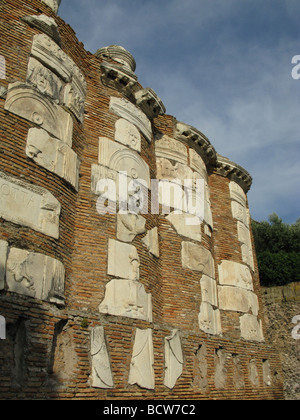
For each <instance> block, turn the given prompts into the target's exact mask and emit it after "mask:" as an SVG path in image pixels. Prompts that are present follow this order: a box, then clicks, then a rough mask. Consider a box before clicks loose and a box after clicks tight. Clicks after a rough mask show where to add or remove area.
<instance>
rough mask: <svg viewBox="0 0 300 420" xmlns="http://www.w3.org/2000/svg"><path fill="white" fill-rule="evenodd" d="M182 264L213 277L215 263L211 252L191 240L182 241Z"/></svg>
mask: <svg viewBox="0 0 300 420" xmlns="http://www.w3.org/2000/svg"><path fill="white" fill-rule="evenodd" d="M181 256H182V266H183V267H184V268H188V269H190V270H194V271H199V272H201V273H203V274H205V275H207V276H209V277H211V278H215V264H214V260H213V257H212V254H211V252H210V251H208V250H207V249H205V248H203V247H202V246H200V245H196V244H193V243H192V242H182V248H181Z"/></svg>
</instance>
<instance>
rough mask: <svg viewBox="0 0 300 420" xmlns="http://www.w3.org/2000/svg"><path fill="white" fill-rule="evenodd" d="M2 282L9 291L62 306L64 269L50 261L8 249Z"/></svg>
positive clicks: (56, 262)
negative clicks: (5, 282)
mask: <svg viewBox="0 0 300 420" xmlns="http://www.w3.org/2000/svg"><path fill="white" fill-rule="evenodd" d="M6 281H7V285H8V290H9V291H10V292H15V293H18V294H21V295H25V296H31V297H34V298H36V299H40V300H44V301H47V302H51V303H57V304H64V281H65V269H64V266H63V264H62V263H61V262H60V261H58V260H56V259H54V258H51V257H47V256H46V255H43V254H37V253H33V252H29V251H25V250H22V249H16V248H11V249H10V251H9V254H8V258H7V270H6Z"/></svg>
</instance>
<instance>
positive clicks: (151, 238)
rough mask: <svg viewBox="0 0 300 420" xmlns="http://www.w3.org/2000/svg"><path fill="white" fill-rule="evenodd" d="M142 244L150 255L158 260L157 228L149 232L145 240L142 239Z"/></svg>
mask: <svg viewBox="0 0 300 420" xmlns="http://www.w3.org/2000/svg"><path fill="white" fill-rule="evenodd" d="M142 242H143V244H144V245H145V246H146V248H147V249H148V251H149V252H150V253H151V254H152V255H154V256H155V257H157V258H159V241H158V229H157V227H155V228H153V229H151V230H149V231H148V233H147V235H146V236H145V238H143V239H142Z"/></svg>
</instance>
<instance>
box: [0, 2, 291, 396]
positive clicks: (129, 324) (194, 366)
mask: <svg viewBox="0 0 300 420" xmlns="http://www.w3.org/2000/svg"><path fill="white" fill-rule="evenodd" d="M0 6H1V8H0V10H1V11H0V22H1V23H0V33H1V40H2V42H1V50H0V55H2V56H3V57H4V58H5V61H6V78H5V79H2V80H0V87H3V88H5V89H7V88H8V86H9V84H11V83H13V82H17V81H19V82H24V81H25V80H26V72H27V65H28V61H29V56H30V51H31V46H32V40H33V36H34V35H37V34H39V33H41V32H40V30H39V29H37V28H34V27H31V26H29V25H28V24H26V23H25V22H24V21H22V20H21V18H23V17H24V16H27V15H39V14H41V13H44V14H46V15H47V16H50V17H52V18H53V19H55V21H56V23H57V24H58V28H59V33H60V36H61V48H62V49H63V51H64V52H65V53H66V54H67V55H68V56H69V57H71V59H72V60H73V61H74V62H75V63H76V65H77V66H78V68H79V69H80V70H81V71H82V72H83V74H84V76H85V78H86V82H87V97H86V102H85V114H84V122H83V124H81V123H80V122H79V121H78V120H77V119H76V118H74V117H72V118H73V123H74V129H73V146H72V148H73V150H74V151H75V152H76V154H77V155H78V158H79V159H80V161H81V166H80V178H79V191H78V192H76V191H75V189H74V188H72V187H71V186H70V185H69V184H68V183H67V182H66V181H65V180H64V179H62V178H60V177H58V176H57V175H55V174H54V173H52V172H49V171H47V170H46V169H44V168H43V167H41V166H38V165H36V163H35V162H34V161H32V160H31V159H29V158H28V157H27V156H26V154H25V149H26V139H27V133H28V130H29V129H30V128H32V127H33V126H34V124H32V123H30V122H29V121H27V120H25V119H23V118H21V117H19V116H17V115H14V114H12V113H10V112H8V111H6V110H5V109H4V105H5V96H4V97H3V98H0V132H1V137H0V151H1V153H0V171H2V172H4V173H5V174H7V175H11V176H14V177H17V178H20V179H22V180H24V181H27V182H28V183H32V184H35V185H38V186H41V187H43V188H45V189H47V190H48V191H49V192H51V193H52V194H53V195H54V197H56V198H57V199H58V200H59V202H60V203H61V206H62V210H61V215H60V236H59V239H58V240H57V239H54V238H50V237H49V236H46V235H44V234H43V233H39V232H37V231H35V230H33V229H31V228H28V227H25V226H21V225H17V224H14V223H12V222H9V221H6V220H4V219H3V218H0V240H3V241H5V242H7V243H8V244H9V247H14V248H19V249H25V250H28V251H31V252H35V253H42V254H44V255H47V256H49V257H52V258H55V259H57V260H58V261H61V262H62V263H63V264H64V267H65V272H66V273H65V305H63V306H57V305H55V304H52V303H48V302H44V301H40V300H37V299H34V298H33V297H29V296H24V295H20V294H17V293H12V292H9V291H8V290H7V288H4V290H2V291H0V314H1V315H2V316H4V317H5V319H6V336H7V337H6V340H0V378H1V381H0V398H1V399H2V398H3V399H10V398H49V399H103V400H104V399H145V400H153V399H281V398H283V387H282V370H281V367H280V361H279V356H278V353H277V351H276V350H275V349H274V348H273V347H272V346H271V345H270V343H269V342H268V341H266V342H262V343H256V342H249V341H246V340H243V339H241V337H240V331H239V316H240V315H241V314H239V313H237V312H234V311H231V312H230V311H222V310H221V324H222V330H223V335H222V337H219V336H213V335H209V334H206V333H204V332H202V331H201V330H200V329H199V325H198V315H199V308H200V304H201V301H202V296H201V288H200V284H199V282H200V279H201V274H200V273H197V272H195V271H191V270H187V269H185V268H183V267H182V264H181V244H182V240H183V238H182V237H180V236H179V235H178V234H177V233H176V232H175V230H174V229H173V228H172V226H171V225H170V223H169V222H168V220H167V219H166V217H164V216H163V215H151V214H148V215H145V216H144V217H145V219H146V229H147V231H148V230H151V229H152V228H154V227H158V230H159V248H160V257H159V258H157V257H155V256H153V255H152V254H150V253H149V252H147V251H146V250H145V247H144V245H143V244H142V241H141V237H140V236H137V237H136V238H135V239H134V241H133V242H132V244H133V245H134V246H135V247H136V249H137V251H138V254H139V257H140V262H141V266H140V279H141V283H142V284H143V285H144V286H145V290H146V292H147V293H151V295H152V305H153V322H151V323H150V322H147V321H141V320H137V319H129V318H125V317H117V316H111V315H103V314H101V313H99V304H100V303H101V302H102V300H103V298H104V295H105V286H106V285H107V283H108V281H109V280H111V278H110V277H109V276H108V275H107V247H108V240H109V239H115V238H116V215H102V216H100V215H99V214H98V212H97V211H96V200H97V196H96V195H94V194H92V192H91V166H92V165H93V164H95V163H97V161H98V142H99V137H107V138H109V139H112V140H113V139H114V130H115V123H116V121H117V120H118V117H117V116H116V115H114V114H112V113H111V112H109V103H110V98H111V96H114V97H120V98H121V97H124V94H123V93H122V92H123V91H122V89H117V88H116V87H114V86H113V85H109V86H108V85H106V84H103V83H102V81H101V72H100V64H101V62H102V60H101V58H97V57H96V56H95V55H93V54H91V53H89V52H87V51H86V50H85V49H84V46H83V44H82V43H80V42H78V40H77V38H76V35H75V33H74V31H73V30H72V29H71V28H70V26H69V25H67V24H66V23H65V22H64V21H63V20H62V19H60V18H59V17H58V16H56V15H55V14H54V13H53V12H52V11H51V9H50V8H49V7H47V6H46V5H45V4H44V3H42V2H41V1H39V0H31V1H23V0H5V1H4V0H0ZM114 64H116V63H114ZM138 86H139V85H138ZM140 87H141V86H140ZM126 99H130V100H131V101H133V99H132V97H129V98H128V96H127V97H126ZM175 126H176V120H175V118H173V117H172V116H169V115H160V116H158V117H155V118H153V120H152V130H153V133H154V136H155V134H158V133H161V134H165V135H168V136H170V137H173V133H174V130H175ZM183 144H184V145H185V146H186V147H188V144H187V143H185V142H183ZM141 157H142V159H143V160H144V161H145V162H146V163H147V164H148V165H149V167H150V176H151V178H152V179H155V178H156V159H155V141H154V138H153V139H152V142H151V143H150V144H149V142H148V141H147V140H146V138H144V136H143V135H142V151H141ZM229 182H230V179H229V178H228V177H226V176H222V175H220V173H219V172H218V171H217V170H216V169H215V168H214V167H211V168H209V187H210V195H211V205H212V213H213V220H214V230H213V233H212V235H211V236H209V235H207V231H206V232H205V231H204V225H202V226H201V228H202V243H201V245H202V246H203V247H205V248H206V249H207V250H209V251H210V252H211V253H212V255H213V257H214V262H215V267H216V280H217V282H218V270H217V267H218V264H220V263H221V261H222V260H224V259H226V260H231V261H234V262H237V263H241V264H242V263H243V260H242V254H241V246H240V243H239V238H238V231H237V222H236V220H234V219H233V217H232V213H231V204H230V193H229ZM191 242H193V241H191ZM252 243H253V238H252ZM254 257H255V255H254ZM254 261H255V258H254ZM253 283H254V291H255V293H256V295H257V296H258V300H259V308H260V309H259V314H258V318H259V319H261V320H262V321H263V329H264V333H265V337H266V336H267V334H266V325H265V322H264V314H263V307H264V306H263V302H262V298H261V290H260V284H259V275H258V269H257V263H256V261H255V270H254V273H253ZM96 326H103V327H104V330H105V335H106V341H107V347H108V352H109V355H110V363H111V369H112V373H113V378H114V387H113V388H112V389H96V388H94V387H93V386H92V381H91V373H92V372H91V369H92V368H91V366H92V360H91V359H92V358H91V351H90V346H91V331H92V329H93V328H94V327H96ZM137 328H140V329H146V328H150V329H152V330H153V348H154V373H155V389H153V390H147V389H144V388H142V387H140V386H138V385H129V384H128V375H129V369H130V363H131V356H132V350H133V344H134V336H135V331H136V329H137ZM174 329H178V330H179V331H180V337H181V343H182V349H183V355H184V363H183V372H182V375H181V376H180V378H179V379H178V381H177V383H176V385H175V387H174V388H173V389H172V390H170V389H169V388H167V387H166V386H165V385H164V370H165V360H164V357H165V356H164V339H165V337H167V336H170V334H171V331H172V330H174ZM266 338H267V337H266ZM266 361H268V363H269V366H270V375H269V376H270V378H271V380H270V382H269V383H268V381H267V380H266V374H265V370H264V366H265V363H266ZM251 366H252V367H253V366H255V369H254V370H256V375H254V374H253V369H252V371H251ZM254 376H255V378H254ZM253 378H254V379H253Z"/></svg>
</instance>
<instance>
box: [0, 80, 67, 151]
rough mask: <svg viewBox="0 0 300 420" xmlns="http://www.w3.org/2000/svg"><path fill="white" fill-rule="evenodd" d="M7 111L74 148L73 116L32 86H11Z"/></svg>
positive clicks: (20, 84) (16, 84) (18, 83)
mask: <svg viewBox="0 0 300 420" xmlns="http://www.w3.org/2000/svg"><path fill="white" fill-rule="evenodd" d="M5 110H6V111H8V112H12V113H13V114H16V115H18V116H19V117H22V118H25V119H26V120H28V121H30V122H32V123H34V124H36V125H37V126H39V127H40V128H43V129H44V130H46V131H48V132H49V133H50V134H52V135H53V136H54V137H56V138H57V139H59V140H61V141H63V142H64V143H66V144H68V145H69V146H70V147H71V146H72V136H73V120H72V117H71V115H70V114H69V113H68V112H66V111H65V110H64V109H63V108H61V107H60V106H59V105H56V104H55V103H53V101H52V100H49V99H47V98H46V97H45V96H44V95H43V94H42V93H41V92H39V91H38V90H36V89H33V87H32V86H31V85H29V84H25V83H20V82H15V83H11V84H9V85H8V92H7V97H6V102H5Z"/></svg>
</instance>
